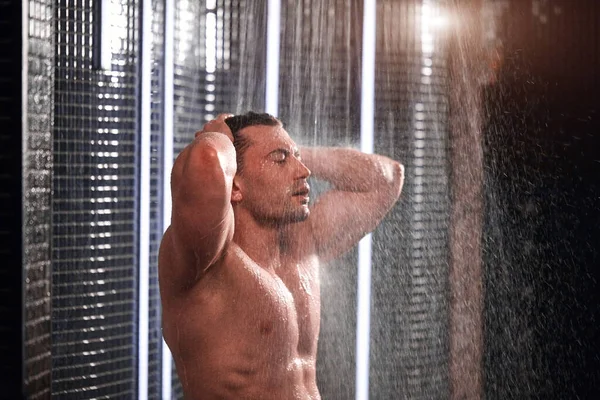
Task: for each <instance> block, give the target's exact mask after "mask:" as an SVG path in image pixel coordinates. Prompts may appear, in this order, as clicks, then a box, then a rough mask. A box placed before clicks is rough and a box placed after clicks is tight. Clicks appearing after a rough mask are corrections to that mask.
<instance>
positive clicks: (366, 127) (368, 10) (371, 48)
mask: <svg viewBox="0 0 600 400" xmlns="http://www.w3.org/2000/svg"><path fill="white" fill-rule="evenodd" d="M376 11H377V7H376V0H365V2H364V11H363V13H364V15H363V37H362V77H361V82H362V87H361V99H360V149H361V151H362V152H364V153H373V136H374V132H373V130H374V120H375V45H376V40H375V33H376V26H375V22H376ZM371 244H372V242H371V234H368V235H367V236H365V237H364V238H362V239H361V241H360V242H359V243H358V306H357V317H356V399H357V400H366V399H368V398H369V340H370V328H371Z"/></svg>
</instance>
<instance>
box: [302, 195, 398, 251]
mask: <svg viewBox="0 0 600 400" xmlns="http://www.w3.org/2000/svg"><path fill="white" fill-rule="evenodd" d="M391 205H392V204H388V202H384V201H383V200H382V198H381V196H380V195H379V194H378V193H377V192H367V193H356V192H344V191H336V190H333V191H330V192H327V193H325V194H324V195H322V196H321V198H320V199H319V200H318V201H317V203H316V204H315V205H314V207H313V209H312V210H311V216H310V220H311V223H310V228H311V234H312V236H313V240H314V243H315V248H316V252H317V255H318V256H319V258H320V259H321V260H323V261H329V260H331V259H333V258H336V257H338V256H340V255H342V254H344V253H345V252H347V251H348V250H350V249H351V248H352V247H353V246H355V245H356V244H357V243H358V241H359V240H360V239H361V238H362V237H363V236H365V235H366V234H367V233H369V232H372V231H373V230H374V229H375V228H376V227H377V225H378V224H379V222H381V220H382V219H383V217H384V216H385V214H386V213H387V211H388V210H389V209H390V207H391Z"/></svg>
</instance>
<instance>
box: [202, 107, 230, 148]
mask: <svg viewBox="0 0 600 400" xmlns="http://www.w3.org/2000/svg"><path fill="white" fill-rule="evenodd" d="M229 117H233V114H219V115H217V118H215V119H213V120H212V121H210V122H207V123H206V124H204V127H203V128H202V130H201V131H198V132H196V135H195V137H198V136H199V135H201V134H203V133H206V132H219V133H222V134H224V135H226V136H227V137H228V138H229V139H230V140H231V141H232V142H233V135H232V133H231V129H229V126H227V124H226V123H225V120H226V119H227V118H229Z"/></svg>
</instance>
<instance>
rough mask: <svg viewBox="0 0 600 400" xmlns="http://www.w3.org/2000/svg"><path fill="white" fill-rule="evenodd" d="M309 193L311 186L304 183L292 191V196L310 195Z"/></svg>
mask: <svg viewBox="0 0 600 400" xmlns="http://www.w3.org/2000/svg"><path fill="white" fill-rule="evenodd" d="M309 193H310V186H308V183H305V184H304V185H302V186H300V187H298V188H296V190H295V191H294V192H292V196H308V194H309Z"/></svg>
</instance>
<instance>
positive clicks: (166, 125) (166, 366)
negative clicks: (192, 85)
mask: <svg viewBox="0 0 600 400" xmlns="http://www.w3.org/2000/svg"><path fill="white" fill-rule="evenodd" d="M164 17H165V31H164V32H165V36H164V46H165V48H164V53H163V54H164V63H165V65H164V69H163V72H164V74H163V76H164V98H163V135H164V136H163V180H162V181H163V191H162V192H163V193H162V206H163V209H162V215H163V221H162V227H163V230H166V229H167V228H168V227H169V225H171V205H172V204H171V168H172V167H173V129H174V123H173V112H174V97H173V96H174V95H173V89H174V82H173V74H174V65H175V61H174V60H175V58H174V52H175V41H174V38H175V0H165V15H164ZM161 348H162V355H161V357H162V362H161V364H162V385H161V386H162V398H163V400H171V396H172V395H171V382H172V377H171V374H172V372H171V371H172V370H171V364H172V362H173V356H172V355H171V351H170V350H169V347H168V346H167V344H166V343H165V341H164V339H163V341H162V346H161Z"/></svg>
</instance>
